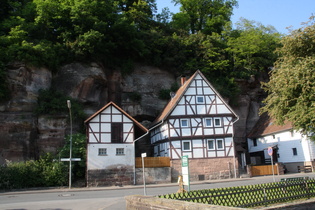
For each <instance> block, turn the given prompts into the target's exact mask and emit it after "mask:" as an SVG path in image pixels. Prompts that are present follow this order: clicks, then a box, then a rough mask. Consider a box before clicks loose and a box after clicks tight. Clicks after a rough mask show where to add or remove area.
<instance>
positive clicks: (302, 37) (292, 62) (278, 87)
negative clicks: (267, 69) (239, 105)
mask: <svg viewBox="0 0 315 210" xmlns="http://www.w3.org/2000/svg"><path fill="white" fill-rule="evenodd" d="M314 40H315V24H314V21H310V22H309V23H308V25H306V26H304V27H302V28H300V29H298V30H295V31H292V32H291V34H290V35H288V36H286V37H285V38H284V39H283V40H282V44H283V47H282V48H279V53H280V55H281V56H280V58H279V59H278V60H277V62H276V65H275V68H274V70H273V71H272V73H271V77H270V81H269V82H268V83H266V84H264V86H265V90H266V91H267V92H268V94H269V95H268V97H267V98H266V100H265V104H266V106H265V107H263V108H262V109H261V112H265V111H267V112H268V113H269V114H270V115H271V117H273V118H274V119H276V122H277V123H278V124H283V123H284V122H285V121H286V120H287V121H290V122H292V123H293V125H294V127H295V129H297V130H300V131H302V132H303V133H304V134H306V135H310V134H313V133H314V131H315V118H314V113H315V41H314Z"/></svg>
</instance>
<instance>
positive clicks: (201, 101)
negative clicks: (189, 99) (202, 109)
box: [197, 96, 205, 104]
mask: <svg viewBox="0 0 315 210" xmlns="http://www.w3.org/2000/svg"><path fill="white" fill-rule="evenodd" d="M204 101H205V98H204V97H203V96H197V104H203V103H204Z"/></svg>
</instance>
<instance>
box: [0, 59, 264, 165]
mask: <svg viewBox="0 0 315 210" xmlns="http://www.w3.org/2000/svg"><path fill="white" fill-rule="evenodd" d="M7 72H8V84H10V87H9V88H10V90H11V92H12V96H11V99H10V100H9V101H8V102H6V103H2V104H0V122H1V124H0V164H2V163H4V159H10V160H15V161H18V160H27V159H32V158H37V157H38V156H39V155H40V154H42V153H44V152H55V151H56V150H57V148H59V147H61V146H62V145H63V144H64V136H65V135H66V134H68V133H69V125H68V124H69V123H68V120H67V119H68V116H67V115H55V116H47V115H45V116H36V115H34V114H33V111H34V110H35V108H36V106H37V99H38V94H39V90H40V89H49V88H52V89H55V90H57V91H59V92H62V93H64V94H65V95H68V96H71V97H72V98H74V99H77V100H78V101H80V102H81V103H82V104H83V106H84V111H85V113H86V114H87V116H90V115H92V114H94V113H95V112H96V111H97V110H99V109H100V108H101V107H103V106H104V105H105V104H107V103H108V102H109V101H113V102H115V103H116V104H118V105H119V106H121V107H122V108H123V109H124V110H125V111H126V112H127V113H129V114H130V115H131V116H133V117H134V118H135V119H136V120H138V121H140V122H143V123H146V124H149V123H150V122H151V121H153V120H154V119H155V118H156V116H157V115H158V114H159V113H160V112H161V110H162V109H163V108H164V106H165V105H166V103H167V101H166V100H162V99H160V98H159V92H160V91H161V90H162V89H170V88H171V86H172V85H173V84H174V83H176V82H177V83H179V81H178V80H179V78H176V77H175V76H174V75H173V74H172V73H170V72H168V71H164V70H162V69H159V68H157V67H152V66H145V65H136V66H135V68H134V69H133V72H132V73H130V74H127V75H123V74H122V72H121V71H119V70H111V69H106V68H104V67H103V66H102V65H100V64H97V63H91V64H82V63H71V64H67V65H64V66H62V67H61V68H60V69H59V71H57V72H56V73H55V74H54V75H52V73H51V71H49V70H48V69H46V68H36V67H32V66H27V65H25V64H23V63H18V62H16V63H12V64H11V65H9V66H8V69H7ZM238 82H239V85H240V87H241V89H242V91H241V95H240V97H239V98H238V104H237V105H236V106H234V107H233V109H234V110H235V111H236V113H237V114H238V115H239V117H240V120H239V121H238V122H237V123H236V125H235V126H236V129H235V137H237V138H236V139H237V141H238V142H239V145H240V146H241V147H246V134H247V133H248V131H249V129H250V128H251V126H253V124H254V123H255V122H256V120H257V119H258V114H257V110H258V108H259V107H260V103H261V98H262V97H264V95H263V92H262V91H261V89H260V84H259V81H258V80H257V79H255V78H254V77H253V78H252V79H251V80H250V81H246V80H240V81H238ZM65 106H66V102H65ZM74 123H76V122H74ZM74 127H75V128H76V127H80V126H76V125H74ZM81 127H82V126H81ZM74 132H75V131H74Z"/></svg>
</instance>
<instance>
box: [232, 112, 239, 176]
mask: <svg viewBox="0 0 315 210" xmlns="http://www.w3.org/2000/svg"><path fill="white" fill-rule="evenodd" d="M239 119H240V118H239V116H238V115H236V120H235V121H234V122H233V123H232V125H233V129H232V140H233V148H234V157H233V159H234V164H233V165H234V178H236V148H235V143H234V123H236V122H237V121H238V120H239Z"/></svg>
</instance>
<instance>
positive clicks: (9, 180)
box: [0, 153, 68, 189]
mask: <svg viewBox="0 0 315 210" xmlns="http://www.w3.org/2000/svg"><path fill="white" fill-rule="evenodd" d="M67 174H68V173H67V167H66V166H65V164H64V163H62V162H56V161H54V159H53V156H52V155H51V154H49V153H48V154H46V155H44V156H42V157H41V158H40V159H39V160H37V161H34V160H30V161H25V162H15V163H13V162H8V163H7V164H5V165H3V166H0V189H20V188H30V187H50V186H63V185H65V184H66V183H67V180H68V178H67Z"/></svg>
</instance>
